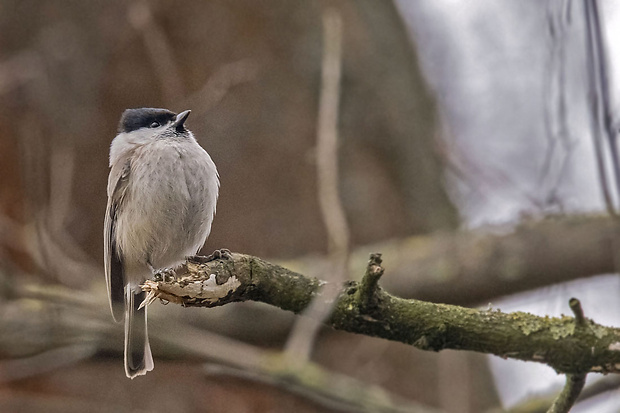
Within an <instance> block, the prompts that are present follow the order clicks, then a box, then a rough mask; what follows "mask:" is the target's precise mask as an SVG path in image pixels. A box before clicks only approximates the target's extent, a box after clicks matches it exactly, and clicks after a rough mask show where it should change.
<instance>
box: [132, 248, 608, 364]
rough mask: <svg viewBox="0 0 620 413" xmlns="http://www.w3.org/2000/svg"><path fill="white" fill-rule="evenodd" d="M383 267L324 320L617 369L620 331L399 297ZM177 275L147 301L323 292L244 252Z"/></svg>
mask: <svg viewBox="0 0 620 413" xmlns="http://www.w3.org/2000/svg"><path fill="white" fill-rule="evenodd" d="M380 264H381V259H380V258H379V256H377V255H372V256H371V261H370V262H369V265H368V268H367V271H366V274H365V276H364V278H363V279H362V281H361V282H354V281H349V282H347V283H345V285H344V286H343V291H342V293H341V294H340V296H339V298H338V301H337V303H336V305H335V309H334V312H333V313H332V315H331V317H330V318H329V319H328V320H327V322H326V324H327V325H329V326H331V327H333V328H335V329H339V330H345V331H349V332H353V333H358V334H365V335H368V336H375V337H382V338H385V339H388V340H393V341H400V342H403V343H406V344H410V345H413V346H415V347H417V348H419V349H422V350H431V351H439V350H443V349H457V350H469V351H476V352H481V353H487V354H494V355H497V356H500V357H503V358H513V359H518V360H524V361H535V362H539V363H544V364H547V365H549V366H550V367H552V368H554V369H555V370H556V371H557V372H559V373H567V374H581V373H586V372H602V373H610V372H613V373H617V372H620V329H616V328H610V327H604V326H601V325H599V324H597V323H595V322H593V321H591V320H587V319H586V320H585V321H584V322H583V323H576V322H575V319H574V318H573V317H568V316H563V317H560V318H552V317H538V316H534V315H531V314H527V313H523V312H516V313H503V312H501V311H499V310H493V309H489V310H484V311H479V310H475V309H470V308H463V307H458V306H453V305H446V304H434V303H429V302H424V301H418V300H407V299H402V298H398V297H395V296H393V295H390V294H388V293H387V292H385V291H384V290H382V289H381V287H380V286H379V285H378V284H377V280H378V279H379V277H380V276H381V275H382V273H383V268H382V267H381V265H380ZM177 275H178V277H177V279H176V280H172V281H168V282H165V281H147V282H146V283H145V285H144V286H143V289H144V290H145V291H148V292H149V297H150V299H151V301H152V300H154V299H156V298H161V299H163V300H166V301H171V302H175V303H178V304H182V305H184V306H192V307H215V306H221V305H224V304H227V303H231V302H237V301H248V300H252V301H259V302H263V303H267V304H270V305H274V306H276V307H279V308H281V309H283V310H288V311H293V312H295V313H299V312H301V311H302V310H303V309H304V308H305V307H306V306H307V305H308V303H309V302H310V300H311V299H312V298H313V297H315V296H317V294H318V295H320V291H319V287H320V285H321V284H322V282H321V281H320V280H318V279H316V278H310V277H305V276H303V275H301V274H298V273H295V272H292V271H290V270H288V269H286V268H284V267H281V266H278V265H275V264H272V263H269V262H267V261H264V260H262V259H260V258H257V257H253V256H249V255H242V254H232V258H229V259H222V260H215V261H213V262H210V263H207V264H196V263H192V262H188V263H187V264H186V265H185V266H184V268H183V271H180V272H179V273H178V274H177ZM567 309H568V308H567Z"/></svg>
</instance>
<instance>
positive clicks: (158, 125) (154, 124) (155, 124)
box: [150, 121, 161, 128]
mask: <svg viewBox="0 0 620 413" xmlns="http://www.w3.org/2000/svg"><path fill="white" fill-rule="evenodd" d="M160 126H161V125H160V124H159V122H157V121H155V122H153V123H151V126H150V127H151V128H159V127H160Z"/></svg>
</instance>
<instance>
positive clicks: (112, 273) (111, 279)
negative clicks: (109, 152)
mask: <svg viewBox="0 0 620 413" xmlns="http://www.w3.org/2000/svg"><path fill="white" fill-rule="evenodd" d="M130 170H131V165H130V163H129V161H127V162H125V163H124V164H122V163H120V164H119V163H117V164H115V165H114V166H113V167H112V170H111V171H110V176H109V178H108V206H107V208H106V213H105V222H104V235H103V250H104V252H103V257H104V267H105V280H106V285H107V287H108V298H109V300H110V308H111V310H112V316H113V317H114V320H116V321H121V320H122V319H123V317H124V311H125V308H124V307H125V305H124V303H125V292H124V290H125V275H124V268H123V258H122V256H121V255H120V254H119V251H118V248H117V245H116V222H117V221H116V218H117V215H118V212H119V210H120V209H121V208H122V205H123V199H124V197H125V192H126V190H127V182H128V179H129V173H130Z"/></svg>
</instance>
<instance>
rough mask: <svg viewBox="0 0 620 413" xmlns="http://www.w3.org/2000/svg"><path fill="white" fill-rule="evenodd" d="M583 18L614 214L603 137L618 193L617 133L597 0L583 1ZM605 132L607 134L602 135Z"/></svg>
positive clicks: (598, 144) (605, 188)
mask: <svg viewBox="0 0 620 413" xmlns="http://www.w3.org/2000/svg"><path fill="white" fill-rule="evenodd" d="M584 9H585V18H586V22H585V25H586V47H587V50H586V52H587V59H586V60H587V64H588V82H589V84H588V88H589V95H590V96H591V97H590V106H591V112H590V126H591V128H592V139H593V140H594V149H595V155H596V163H597V170H598V176H599V180H600V183H601V191H602V192H603V198H604V200H605V205H606V207H607V212H608V213H609V214H610V215H613V216H616V215H617V211H616V207H615V205H614V200H613V197H612V195H611V191H610V189H609V183H608V180H607V170H606V163H605V156H604V154H603V142H604V137H607V139H608V143H609V145H610V152H611V157H612V169H613V177H614V178H615V181H616V189H617V190H618V192H619V193H618V195H620V164H619V162H618V153H617V145H616V135H615V132H614V131H613V130H612V123H611V121H612V118H611V109H610V100H609V83H608V75H607V67H606V63H607V62H606V60H605V50H604V45H603V39H602V34H601V26H600V21H599V15H598V6H597V2H596V0H584ZM604 135H606V136H604Z"/></svg>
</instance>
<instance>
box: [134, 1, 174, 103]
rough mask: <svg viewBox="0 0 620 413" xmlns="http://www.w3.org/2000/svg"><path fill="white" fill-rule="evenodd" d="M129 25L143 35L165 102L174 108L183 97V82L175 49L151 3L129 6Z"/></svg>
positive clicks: (145, 2) (136, 3)
mask: <svg viewBox="0 0 620 413" xmlns="http://www.w3.org/2000/svg"><path fill="white" fill-rule="evenodd" d="M127 17H128V19H129V23H130V24H131V25H132V26H133V27H134V28H135V29H136V30H137V31H138V32H139V33H140V34H141V35H142V40H143V43H144V47H145V48H146V51H147V52H148V55H149V58H150V59H151V63H152V66H153V70H154V71H155V74H156V75H157V77H158V78H159V84H160V86H161V90H162V94H163V98H164V101H165V102H166V103H167V105H169V106H172V105H174V104H175V103H176V102H178V101H180V100H181V97H182V96H183V82H182V81H181V75H180V71H179V67H178V65H177V64H176V63H175V61H176V58H175V56H174V53H173V48H172V46H171V45H170V42H169V41H168V38H167V37H166V33H165V32H164V30H163V29H162V28H161V27H159V26H158V25H157V23H156V22H155V19H153V13H152V12H151V7H150V5H149V2H147V1H144V0H140V1H136V2H133V3H131V4H130V5H129V9H128V10H127Z"/></svg>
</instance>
